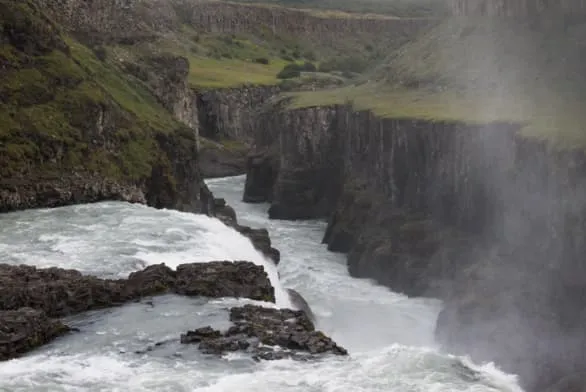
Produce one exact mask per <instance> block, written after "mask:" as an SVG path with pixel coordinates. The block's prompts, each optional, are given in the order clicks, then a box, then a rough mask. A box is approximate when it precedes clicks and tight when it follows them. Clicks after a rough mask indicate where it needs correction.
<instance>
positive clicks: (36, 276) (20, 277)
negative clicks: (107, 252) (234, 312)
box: [0, 261, 275, 360]
mask: <svg viewBox="0 0 586 392" xmlns="http://www.w3.org/2000/svg"><path fill="white" fill-rule="evenodd" d="M170 292H171V293H176V294H180V295H188V296H205V297H210V298H219V297H244V298H250V299H255V300H259V301H269V302H274V301H275V294H274V288H273V287H272V286H271V283H270V281H269V279H268V276H267V274H266V272H265V271H264V269H263V267H261V266H257V265H255V264H253V263H250V262H245V261H236V262H230V261H217V262H209V263H199V264H198V263H192V264H182V265H179V266H178V267H177V269H176V270H175V271H173V270H171V269H170V268H169V267H167V266H165V265H164V264H158V265H152V266H149V267H147V268H145V269H144V270H142V271H137V272H133V273H131V274H130V275H129V276H128V278H127V279H118V280H111V279H100V278H97V277H94V276H86V275H82V274H81V273H80V272H79V271H76V270H65V269H62V268H44V269H43V268H36V267H33V266H26V265H21V266H14V265H7V264H0V360H6V359H10V358H13V357H15V356H16V355H19V354H22V353H25V352H27V351H30V350H32V349H34V348H35V347H38V346H41V345H43V344H46V343H48V342H50V341H51V340H53V339H55V338H57V337H58V336H60V335H62V334H64V333H65V332H67V331H69V328H68V327H67V326H65V325H64V324H62V323H61V322H59V321H57V320H54V319H52V318H54V317H64V316H68V315H72V314H75V313H79V312H83V311H87V310H92V309H101V308H106V307H112V306H119V305H122V304H124V303H126V302H129V301H132V300H136V299H140V298H143V297H146V296H152V295H158V294H164V293H170Z"/></svg>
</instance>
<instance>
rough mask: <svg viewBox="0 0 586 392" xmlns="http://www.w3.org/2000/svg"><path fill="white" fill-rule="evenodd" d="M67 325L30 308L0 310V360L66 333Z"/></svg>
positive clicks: (14, 355)
mask: <svg viewBox="0 0 586 392" xmlns="http://www.w3.org/2000/svg"><path fill="white" fill-rule="evenodd" d="M68 331H69V327H68V326H66V325H64V324H63V323H61V322H60V321H58V320H53V319H50V318H49V317H47V315H46V314H45V313H44V312H43V311H41V310H36V309H31V308H21V309H18V310H3V311H0V360H7V359H11V358H14V357H17V356H18V355H20V354H23V353H26V352H27V351H30V350H32V349H34V348H36V347H39V346H42V345H43V344H46V343H48V342H50V341H51V340H53V339H55V338H57V337H59V336H61V335H63V334H65V333H67V332H68Z"/></svg>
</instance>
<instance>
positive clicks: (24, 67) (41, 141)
mask: <svg viewBox="0 0 586 392" xmlns="http://www.w3.org/2000/svg"><path fill="white" fill-rule="evenodd" d="M0 31H1V32H2V35H1V36H0V101H1V103H2V104H1V105H0V178H3V179H4V180H9V179H10V178H18V177H20V176H26V178H37V179H44V178H52V177H55V176H59V177H62V176H65V175H70V174H71V173H84V174H85V175H98V176H101V177H104V176H105V177H108V178H111V179H120V178H125V179H131V180H141V179H142V180H144V179H145V178H146V177H148V176H149V175H150V173H151V165H152V164H153V163H154V162H155V161H157V163H158V164H164V162H163V161H165V160H166V159H167V158H166V157H165V156H164V154H162V152H161V151H160V149H159V146H158V145H157V143H156V141H155V140H156V135H157V134H168V133H169V132H173V136H172V137H173V138H176V139H177V140H183V142H182V143H186V144H191V145H195V135H193V132H191V131H189V132H188V130H185V127H184V126H182V125H180V124H179V123H177V122H176V121H175V120H174V119H173V118H172V116H171V115H170V114H169V113H168V112H167V111H166V110H165V109H164V108H163V107H162V106H161V105H160V104H159V103H158V102H157V101H156V99H155V98H154V97H153V96H151V95H150V94H149V93H148V91H147V90H146V89H145V88H144V87H142V86H141V85H140V84H139V83H137V82H136V81H134V80H132V79H131V78H129V77H125V76H124V75H123V74H122V73H121V72H120V71H119V70H118V69H115V68H113V67H112V66H111V65H108V64H106V63H104V62H102V61H100V60H99V59H98V58H97V57H96V56H95V55H94V53H93V52H92V51H90V50H89V49H88V48H86V47H84V46H83V45H81V44H80V43H78V42H76V41H74V40H72V39H70V38H67V37H65V36H63V35H62V33H61V32H60V30H59V27H58V26H56V25H55V24H54V23H53V22H52V21H51V20H50V19H48V18H47V17H46V16H45V15H44V14H43V12H42V10H41V9H39V7H38V6H37V5H36V4H35V3H34V2H31V1H23V2H18V3H17V2H14V1H10V0H0ZM181 130H183V131H181ZM167 163H168V162H167Z"/></svg>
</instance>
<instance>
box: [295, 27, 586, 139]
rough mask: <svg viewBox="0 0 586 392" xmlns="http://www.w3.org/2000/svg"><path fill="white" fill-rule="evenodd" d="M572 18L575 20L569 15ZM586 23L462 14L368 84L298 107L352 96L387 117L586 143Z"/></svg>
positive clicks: (317, 95) (392, 59)
mask: <svg viewBox="0 0 586 392" xmlns="http://www.w3.org/2000/svg"><path fill="white" fill-rule="evenodd" d="M566 22H567V21H566ZM584 27H586V21H583V20H580V19H575V20H573V21H572V22H571V23H564V22H563V21H556V20H555V19H554V20H550V21H549V24H548V25H534V24H533V25H530V24H524V23H523V22H519V21H515V22H514V23H510V22H508V21H503V20H489V19H472V18H465V19H462V18H456V19H452V20H447V21H445V22H444V23H442V24H440V25H439V26H437V27H436V28H434V29H431V30H430V31H428V32H426V33H425V34H423V35H422V36H420V37H419V38H418V39H416V40H414V41H412V42H410V43H408V44H406V45H405V46H403V47H402V48H400V50H398V51H396V52H393V53H392V54H390V55H389V56H388V58H387V59H386V60H385V61H383V62H382V64H381V65H380V66H379V67H377V68H376V69H375V70H374V71H373V72H371V73H369V74H367V75H365V76H364V78H363V79H364V80H369V81H370V82H365V83H362V84H357V85H355V86H348V87H344V88H338V89H333V90H324V91H317V92H302V93H293V94H290V96H291V97H292V98H293V100H292V101H291V103H290V105H291V107H293V108H302V107H310V106H321V105H332V104H344V103H346V102H352V104H353V106H354V107H355V108H356V109H358V110H362V109H365V110H371V111H373V112H374V113H375V114H377V115H378V116H381V117H385V118H410V119H425V120H430V121H462V122H467V123H488V122H493V121H508V122H515V123H520V124H524V127H523V130H522V132H523V134H525V135H526V136H527V137H533V138H539V139H542V140H548V141H550V142H552V143H554V144H556V145H557V146H559V147H564V148H566V147H570V148H571V147H577V146H580V147H586V129H585V128H586V113H585V111H584V110H583V108H584V107H585V106H586V93H585V92H586V83H585V80H584V78H583V76H582V75H583V64H584V60H585V57H586V45H584V44H582V42H586V40H585V38H586V34H584V33H583V32H584V31H585V30H584Z"/></svg>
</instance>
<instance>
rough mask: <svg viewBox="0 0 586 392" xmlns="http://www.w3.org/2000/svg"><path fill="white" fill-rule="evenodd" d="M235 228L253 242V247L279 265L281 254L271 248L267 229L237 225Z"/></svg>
mask: <svg viewBox="0 0 586 392" xmlns="http://www.w3.org/2000/svg"><path fill="white" fill-rule="evenodd" d="M234 228H235V229H236V231H238V232H239V233H240V234H242V235H243V236H245V237H248V238H249V239H250V241H251V242H252V245H254V247H255V248H256V249H258V250H260V251H261V252H262V253H263V254H264V255H265V256H267V257H268V258H270V259H271V260H273V261H274V262H275V264H278V263H279V261H280V259H281V252H279V250H278V249H276V248H273V247H272V246H271V237H269V232H268V231H267V229H253V228H251V227H249V226H242V225H236V226H234Z"/></svg>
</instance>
